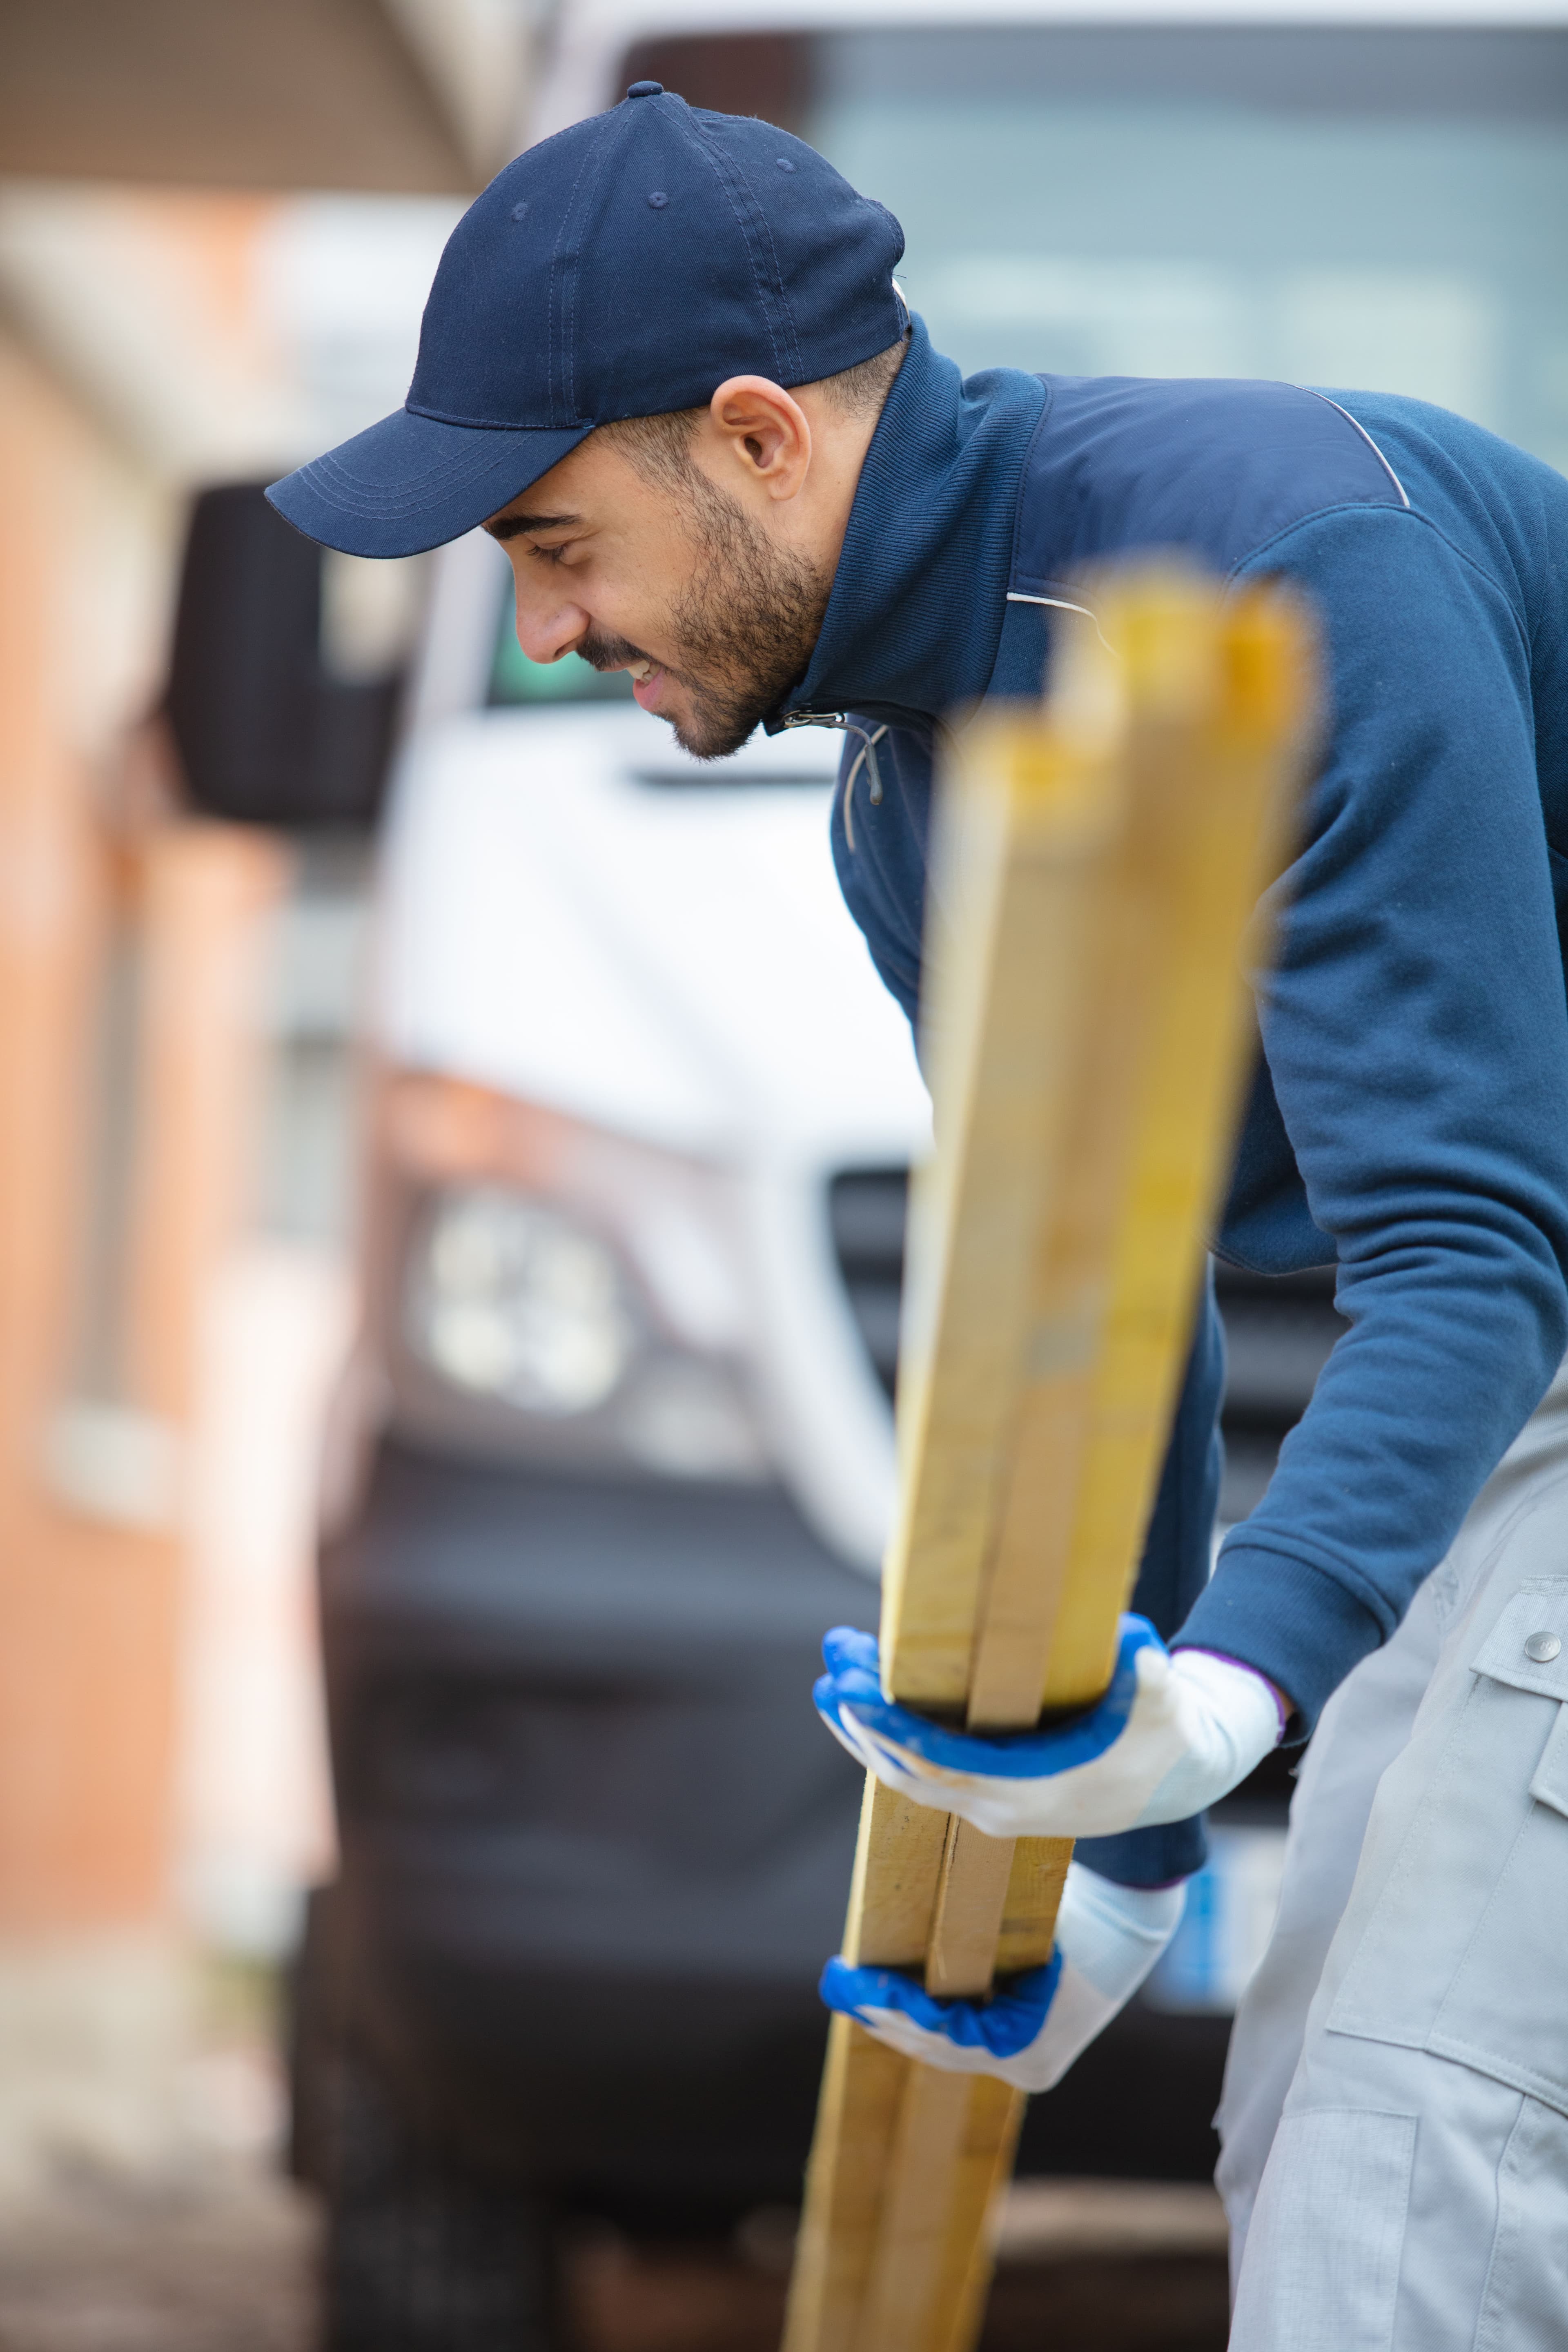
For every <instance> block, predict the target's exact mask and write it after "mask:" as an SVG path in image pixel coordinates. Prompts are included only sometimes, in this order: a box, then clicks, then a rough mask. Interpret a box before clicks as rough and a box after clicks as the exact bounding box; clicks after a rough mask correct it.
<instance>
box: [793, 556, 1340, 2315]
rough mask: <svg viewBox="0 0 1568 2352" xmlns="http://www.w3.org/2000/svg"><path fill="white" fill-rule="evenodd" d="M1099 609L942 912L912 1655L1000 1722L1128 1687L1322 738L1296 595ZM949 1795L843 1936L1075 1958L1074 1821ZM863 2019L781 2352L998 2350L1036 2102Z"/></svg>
mask: <svg viewBox="0 0 1568 2352" xmlns="http://www.w3.org/2000/svg"><path fill="white" fill-rule="evenodd" d="M1097 601H1098V603H1099V607H1100V620H1099V624H1098V625H1097V626H1096V628H1095V629H1094V631H1093V633H1092V634H1091V633H1090V632H1089V630H1088V629H1085V630H1083V631H1082V632H1080V634H1079V637H1078V638H1077V640H1076V641H1075V642H1074V643H1073V644H1072V645H1071V646H1070V647H1069V648H1068V657H1067V659H1066V661H1065V663H1064V664H1063V665H1062V667H1061V670H1060V674H1059V682H1058V688H1057V690H1056V692H1055V694H1054V696H1053V700H1052V703H1051V705H1050V707H1049V711H1048V715H1047V717H1046V718H1045V719H1043V720H1042V719H1019V718H1017V717H1012V718H1004V719H995V718H993V717H990V716H983V717H982V718H981V719H980V721H979V722H978V723H977V724H976V725H975V726H974V727H973V729H972V730H970V733H969V736H968V740H967V742H966V744H965V746H964V749H963V756H962V760H961V763H960V766H959V769H958V772H957V773H956V775H955V777H954V778H953V779H952V782H951V783H950V784H949V787H948V789H947V791H946V793H945V795H944V800H943V803H942V822H941V829H940V834H939V845H938V865H937V873H938V877H939V878H938V883H937V887H936V888H935V890H934V891H933V897H932V904H931V910H930V915H929V918H928V932H929V936H930V940H931V948H930V952H929V957H928V973H929V974H930V975H931V978H930V982H929V988H928V993H929V997H930V1001H931V1006H932V1018H931V1024H930V1026H929V1029H928V1034H927V1040H926V1047H927V1064H928V1067H929V1068H930V1069H931V1079H932V1093H933V1097H934V1098H935V1103H936V1110H937V1134H938V1139H939V1149H938V1152H937V1156H936V1158H935V1160H933V1161H932V1163H931V1167H930V1169H929V1170H928V1171H925V1172H924V1174H923V1175H922V1177H921V1180H920V1181H919V1182H918V1184H917V1186H916V1188H915V1196H914V1202H913V1216H912V1227H911V1250H910V1276H909V1280H908V1286H907V1289H906V1307H905V1332H904V1343H903V1350H902V1354H901V1358H900V1421H899V1436H900V1512H899V1517H898V1521H897V1525H896V1527H895V1529H894V1533H893V1537H892V1540H891V1543H890V1546H889V1559H888V1567H887V1575H886V1579H885V1582H884V1600H883V1614H882V1659H883V1676H884V1683H885V1686H886V1687H887V1689H888V1690H889V1694H890V1695H891V1696H896V1697H898V1698H899V1699H901V1700H902V1701H904V1702H905V1703H906V1704H907V1705H910V1706H918V1707H920V1708H921V1709H922V1710H924V1711H926V1712H929V1713H931V1714H934V1715H939V1716H941V1715H947V1716H949V1717H952V1716H962V1717H964V1719H966V1720H967V1721H968V1722H969V1723H970V1724H972V1725H974V1726H981V1727H1009V1726H1021V1725H1028V1724H1032V1723H1034V1722H1035V1721H1036V1720H1037V1717H1038V1716H1039V1715H1040V1713H1041V1711H1042V1707H1053V1706H1054V1707H1061V1706H1081V1705H1083V1704H1085V1703H1087V1702H1089V1701H1090V1700H1092V1699H1093V1698H1094V1697H1095V1696H1097V1695H1098V1693H1099V1692H1100V1691H1101V1690H1102V1689H1103V1688H1104V1686H1105V1684H1106V1682H1107V1681H1108V1679H1109V1676H1110V1666H1111V1664H1112V1662H1113V1658H1114V1651H1115V1641H1116V1631H1117V1621H1118V1618H1119V1616H1120V1613H1121V1609H1122V1608H1123V1606H1124V1605H1125V1601H1126V1598H1127V1595H1128V1593H1129V1591H1130V1590H1131V1583H1132V1580H1133V1577H1134V1575H1135V1572H1136V1567H1137V1562H1138V1559H1139V1555H1140V1552H1141V1549H1142V1539H1143V1533H1144V1529H1145V1528H1146V1525H1147V1521H1148V1516H1149V1512H1150V1509H1151V1507H1152V1499H1153V1494H1154V1487H1155V1482H1156V1480H1157V1478H1158V1475H1159V1470H1160V1465H1161V1461H1162V1459H1163V1452H1164V1447H1165V1443H1166V1433H1167V1431H1168V1428H1169V1424H1170V1418H1171V1413H1172V1410H1173V1404H1174V1401H1175V1396H1176V1393H1177V1388H1178V1384H1179V1382H1180V1380H1181V1377H1182V1372H1183V1368H1184V1360H1185V1355H1186V1349H1187V1346H1188V1341H1189V1334H1190V1328H1191V1320H1192V1313H1193V1305H1194V1297H1195V1294H1196V1288H1197V1284H1198V1280H1199V1276H1200V1273H1201V1268H1202V1263H1203V1253H1204V1247H1205V1235H1206V1233H1207V1231H1208V1227H1209V1223H1210V1220H1211V1217H1212V1214H1213V1212H1214V1209H1215V1203H1216V1196H1217V1192H1218V1188H1219V1185H1220V1183H1221V1181H1222V1180H1223V1175H1224V1171H1225V1165H1226V1154H1227V1150H1228V1146H1229V1139H1230V1135H1231V1132H1232V1129H1233V1126H1234V1117H1235V1111H1236V1107H1237V1095H1238V1090H1239V1087H1240V1084H1241V1081H1242V1078H1243V1076H1244V1065H1245V1058H1246V1054H1247V1045H1248V1038H1249V1006H1248V1002H1247V990H1246V987H1245V983H1244V980H1243V972H1242V948H1243V941H1244V938H1246V937H1247V932H1248V927H1249V925H1253V926H1254V928H1253V931H1252V936H1251V937H1250V939H1247V950H1248V952H1249V953H1251V954H1252V955H1254V956H1256V955H1257V954H1258V952H1259V951H1260V950H1261V946H1262V941H1261V940H1260V938H1259V937H1258V931H1257V929H1256V921H1255V912H1254V910H1255V908H1256V904H1257V901H1258V897H1259V894H1260V892H1261V890H1262V889H1263V887H1265V885H1266V884H1267V882H1268V880H1269V878H1270V877H1271V876H1272V873H1273V872H1274V871H1275V870H1277V867H1278V865H1279V862H1280V856H1281V850H1282V845H1283V833H1282V828H1283V826H1284V824H1286V822H1287V813H1288V808H1289V785H1290V783H1291V782H1292V781H1293V778H1294V775H1295V772H1296V770H1297V768H1298V766H1299V764H1300V757H1301V751H1302V746H1303V743H1304V740H1305V736H1306V722H1307V714H1308V678H1309V669H1310V663H1309V658H1308V649H1307V638H1306V632H1305V628H1304V625H1303V624H1302V622H1301V620H1300V616H1299V615H1298V614H1296V613H1295V611H1294V610H1293V609H1292V608H1291V607H1289V605H1288V604H1286V603H1285V602H1284V601H1283V600H1282V599H1281V598H1279V596H1278V595H1276V594H1274V593H1271V592H1268V591H1254V592H1250V593H1247V594H1246V595H1243V596H1241V597H1238V598H1237V599H1236V600H1234V601H1233V602H1231V603H1230V604H1222V603H1221V602H1220V600H1219V598H1218V595H1217V593H1216V592H1215V590H1214V589H1213V588H1212V587H1209V586H1207V585H1205V584H1204V583H1200V582H1198V581H1195V580H1194V579H1192V578H1190V577H1186V576H1184V575H1180V574H1172V573H1169V572H1163V573H1156V574H1152V575H1150V574H1145V575H1143V576H1142V578H1138V579H1133V580H1131V581H1128V582H1126V583H1121V584H1115V583H1108V584H1107V585H1105V586H1104V588H1103V590H1102V591H1101V593H1100V595H1099V597H1098V599H1097ZM1102 632H1103V634H1101V633H1102ZM1112 647H1114V648H1115V650H1114V651H1112V650H1111V648H1112ZM918 1811H919V1809H918V1808H914V1807H911V1806H909V1805H908V1804H907V1803H905V1802H904V1801H901V1800H896V1799H890V1798H888V1797H887V1794H886V1792H885V1791H880V1790H879V1791H877V1792H876V1794H875V1795H873V1796H871V1797H870V1798H869V1800H868V1804H867V1807H866V1810H865V1812H864V1814H863V1817H862V1835H861V1842H860V1849H859V1853H858V1859H857V1864H856V1872H855V1880H854V1885H853V1888H852V1894H851V1903H850V1916H849V1921H848V1924H847V1929H846V1937H845V1950H846V1953H847V1955H848V1956H849V1957H851V1958H863V1959H866V1960H868V1961H870V1960H875V1961H877V1962H878V1963H879V1964H881V1965H886V1966H898V1967H902V1968H906V1969H915V1968H918V1967H920V1966H921V1963H922V1961H923V1963H924V1965H925V1968H926V1980H927V1983H928V1985H929V1986H930V1987H931V1990H939V1991H943V1992H953V1991H957V1990H967V1991H970V1992H972V1993H978V1992H981V1991H984V1989H985V1988H986V1987H987V1985H988V1984H989V1981H990V1979H991V1975H992V1972H993V1970H994V1969H996V1968H998V1967H1001V1968H1004V1969H1020V1968H1026V1967H1031V1966H1036V1965H1038V1964H1039V1963H1040V1962H1042V1961H1043V1960H1045V1959H1046V1958H1047V1957H1048V1955H1049V1952H1050V1948H1051V1937H1052V1928H1053V1925H1054V1920H1055V1915H1056V1906H1057V1901H1058V1897H1059V1894H1060V1888H1061V1884H1062V1879H1063V1875H1064V1874H1065V1871H1066V1867H1067V1862H1068V1856H1069V1854H1070V1851H1071V1848H1070V1843H1068V1841H1065V1840H1047V1839H1034V1840H1026V1841H1021V1842H1020V1843H1019V1844H1018V1845H1017V1846H1016V1847H1012V1846H1010V1845H1008V1844H1007V1843H1002V1842H995V1841H992V1840H988V1839H984V1838H981V1837H980V1836H979V1834H978V1833H977V1832H974V1831H973V1830H971V1829H969V1828H967V1827H965V1826H963V1825H962V1824H957V1823H949V1822H944V1821H943V1819H942V1816H940V1815H938V1814H936V1813H934V1812H929V1813H928V1815H927V1818H926V1820H925V1821H924V1822H921V1821H920V1820H919V1819H917V1818H914V1816H916V1815H917V1814H918ZM868 1930H869V1932H868ZM840 2026H841V2021H836V2023H835V2029H834V2035H835V2039H834V2053H835V2054H834V2056H833V2057H832V2058H831V2059H830V2063H829V2069H828V2077H827V2084H826V2088H825V2095H824V2104H823V2109H822V2113H821V2116H820V2119H819V2124H818V2132H817V2141H816V2147H815V2149H814V2153H813V2158H812V2164H811V2168H810V2170H809V2173H808V2178H807V2194H806V2205H805V2215H804V2218H803V2225H802V2234H801V2254H800V2259H799V2262H798V2264H797V2273H796V2279H795V2286H794V2289H793V2292H792V2298H791V2307H790V2315H789V2319H788V2323H787V2326H786V2332H785V2339H784V2342H785V2352H840V2347H844V2352H966V2347H968V2346H970V2345H971V2344H972V2343H973V2337H974V2336H975V2334H976V2332H977V2330H978V2327H979V2325H980V2317H981V2314H982V2312H983V2309H984V2294H985V2284H986V2280H987V2279H988V2276H989V2263H990V2258H989V2252H988V2244H989V2240H988V2234H987V2221H986V2214H987V2210H988V2208H989V2205H990V2204H991V2202H992V2201H994V2194H995V2191H996V2189H997V2188H998V2186H999V2185H1000V2184H1001V2183H1002V2182H1003V2181H1004V2180H1005V2177H1006V2173H1007V2170H1008V2168H1009V2166H1010V2163H1011V2151H1012V2147H1013V2145H1014V2143H1015V2141H1016V2135H1017V2130H1018V2126H1019V2121H1020V2119H1021V2115H1022V2107H1023V2102H1022V2101H1021V2099H1018V2098H1017V2097H1016V2096H1015V2095H1013V2094H1011V2093H1009V2092H1007V2091H1006V2090H1005V2088H1004V2087H1003V2086H1002V2085H1000V2084H995V2083H992V2082H988V2081H986V2080H985V2079H984V2078H968V2077H963V2076H945V2075H939V2074H935V2073H933V2072H932V2070H930V2069H926V2068H922V2067H920V2066H918V2065H915V2064H913V2063H910V2062H904V2061H899V2062H896V2063H898V2064H899V2065H900V2066H901V2067H902V2070H903V2071H902V2074H900V2075H899V2076H897V2077H895V2076H894V2075H893V2074H891V2073H890V2072H889V2071H888V2070H887V2069H886V2068H883V2069H881V2070H878V2069H876V2068H874V2066H873V2064H872V2062H871V2060H870V2059H869V2058H868V2056H867V2055H866V2054H865V2053H866V2051H867V2050H868V2047H869V2044H868V2037H866V2036H864V2035H861V2034H858V2031H851V2030H848V2029H846V2030H844V2031H841V2030H840ZM880 2054H881V2055H882V2057H884V2058H886V2057H888V2055H889V2053H880ZM867 2168H871V2169H872V2171H873V2172H874V2173H875V2175H876V2178H874V2179H868V2169H867Z"/></svg>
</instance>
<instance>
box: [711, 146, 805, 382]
mask: <svg viewBox="0 0 1568 2352" xmlns="http://www.w3.org/2000/svg"><path fill="white" fill-rule="evenodd" d="M713 143H714V146H715V148H718V151H719V152H720V153H721V154H722V156H723V158H724V161H725V163H727V164H728V165H729V167H730V169H731V172H733V173H734V175H735V177H736V179H737V180H739V182H740V184H741V185H742V188H743V189H744V190H745V192H746V194H747V195H748V196H749V197H750V198H751V202H752V211H753V212H754V213H755V215H756V219H757V226H758V227H759V228H760V230H761V232H762V234H763V237H764V238H765V239H766V240H767V247H768V252H769V254H770V255H771V256H772V258H773V285H774V288H775V289H776V298H777V301H778V306H779V312H780V316H781V318H782V320H783V322H784V332H785V335H786V337H787V339H788V341H789V346H790V349H791V351H792V352H794V354H795V372H796V373H797V374H800V375H804V374H805V359H804V358H803V356H802V353H801V348H800V339H799V337H798V336H797V335H796V333H795V312H794V310H793V309H792V307H791V304H790V299H789V295H788V293H787V291H786V290H785V287H784V268H783V265H782V263H781V262H780V260H779V250H778V247H777V246H776V245H775V244H774V242H773V224H772V222H771V221H770V220H769V218H768V216H767V213H766V211H765V209H764V208H763V201H762V198H761V197H760V196H759V195H758V194H757V191H756V188H755V186H754V185H753V184H752V181H751V180H750V179H749V178H748V177H747V174H746V167H745V165H744V164H743V163H742V162H741V161H740V159H739V158H738V157H737V156H734V155H731V153H730V152H729V150H728V148H720V147H719V142H718V139H717V137H716V136H715V137H714V139H713Z"/></svg>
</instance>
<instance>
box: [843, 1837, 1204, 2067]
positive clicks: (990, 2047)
mask: <svg viewBox="0 0 1568 2352" xmlns="http://www.w3.org/2000/svg"><path fill="white" fill-rule="evenodd" d="M1185 1897H1186V1888H1185V1887H1184V1886H1157V1887H1154V1888H1152V1889H1148V1888H1143V1887H1139V1886H1116V1885H1112V1884H1111V1882H1110V1880H1109V1879H1106V1878H1100V1877H1099V1876H1097V1875H1096V1874H1095V1873H1094V1872H1093V1871H1092V1870H1086V1869H1084V1868H1083V1866H1082V1864H1079V1863H1076V1862H1075V1863H1071V1864H1068V1875H1067V1885H1066V1886H1065V1887H1064V1888H1063V1890H1062V1906H1061V1909H1060V1911H1059V1912H1058V1914H1057V1941H1056V1949H1055V1950H1054V1951H1053V1953H1052V1954H1051V1958H1050V1960H1049V1963H1048V1964H1047V1967H1045V1968H1043V1969H1030V1970H1029V1971H1028V1973H1027V1974H1026V1975H1025V1976H1019V1977H1014V1978H1013V1979H1011V1981H1010V1982H1006V1983H1004V1984H1003V1986H1002V1987H1001V1988H1000V1990H998V1991H997V1992H995V1993H994V1995H993V1996H992V1998H991V1999H990V2000H988V2001H974V2000H932V1998H931V1994H930V1993H928V1992H925V1991H923V1990H921V1985H920V1983H919V1981H918V1980H917V1979H915V1978H914V1977H908V1976H904V1975H902V1974H901V1973H900V1971H899V1970H898V1969H852V1968H851V1967H850V1966H849V1964H848V1962H847V1961H846V1960H837V1959H835V1960H829V1961H828V1963H827V1966H826V1969H824V1970H823V1972H822V1998H823V2000H825V2001H826V2003H827V2006H828V2008H829V2009H840V2010H843V2011H845V2012H846V2013H847V2015H848V2016H850V2017H853V2018H857V2019H858V2021H859V2022H860V2023H861V2024H862V2025H863V2026H865V2028H866V2029H867V2031H868V2032H870V2033H874V2034H875V2035H876V2037H877V2039H878V2041H879V2042H887V2043H888V2044H889V2047H890V2048H891V2049H894V2050H901V2051H902V2052H903V2053H904V2054H905V2056H906V2057H910V2058H919V2059H920V2060H921V2061H922V2063H924V2064H926V2065H927V2066H940V2067H942V2069H943V2070H944V2071H945V2072H946V2073H948V2074H994V2075H996V2076H997V2077H998V2079H999V2080H1000V2081H1002V2082H1004V2083H1011V2084H1012V2085H1013V2087H1014V2089H1015V2090H1018V2091H1048V2090H1049V2089H1050V2087H1051V2085H1052V2084H1053V2083H1059V2082H1060V2080H1061V2078H1062V2076H1063V2075H1064V2074H1066V2073H1067V2070H1068V2067H1069V2066H1070V2065H1071V2064H1072V2063H1073V2060H1074V2059H1075V2058H1076V2057H1077V2056H1078V2055H1079V2052H1080V2051H1082V2050H1084V2049H1086V2048H1087V2047H1088V2045H1089V2042H1092V2041H1093V2040H1094V2037H1095V2035H1096V2034H1097V2033H1099V2032H1101V2031H1102V2030H1103V2029H1104V2028H1105V2027H1106V2026H1107V2025H1109V2024H1110V2021H1111V2019H1112V2018H1113V2017H1114V2016H1115V2015H1116V2012H1117V2011H1118V2010H1119V2009H1121V2007H1122V2005H1123V2004H1124V2003H1125V2002H1126V2001H1128V2000H1131V1997H1132V1995H1133V1994H1134V1993H1135V1992H1136V1991H1137V1990H1138V1988H1139V1986H1140V1985H1141V1984H1142V1981H1143V1979H1144V1978H1145V1977H1146V1976H1147V1975H1148V1973H1149V1971H1150V1969H1152V1967H1153V1965H1154V1963H1155V1961H1156V1960H1157V1959H1158V1958H1159V1957H1160V1955H1161V1953H1162V1952H1163V1950H1164V1948H1165V1947H1166V1945H1167V1944H1168V1943H1169V1942H1170V1940H1171V1937H1173V1935H1174V1934H1175V1932H1176V1927H1177V1925H1178V1923H1179V1921H1180V1919H1181V1916H1182V1906H1183V1903H1184V1900H1185Z"/></svg>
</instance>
